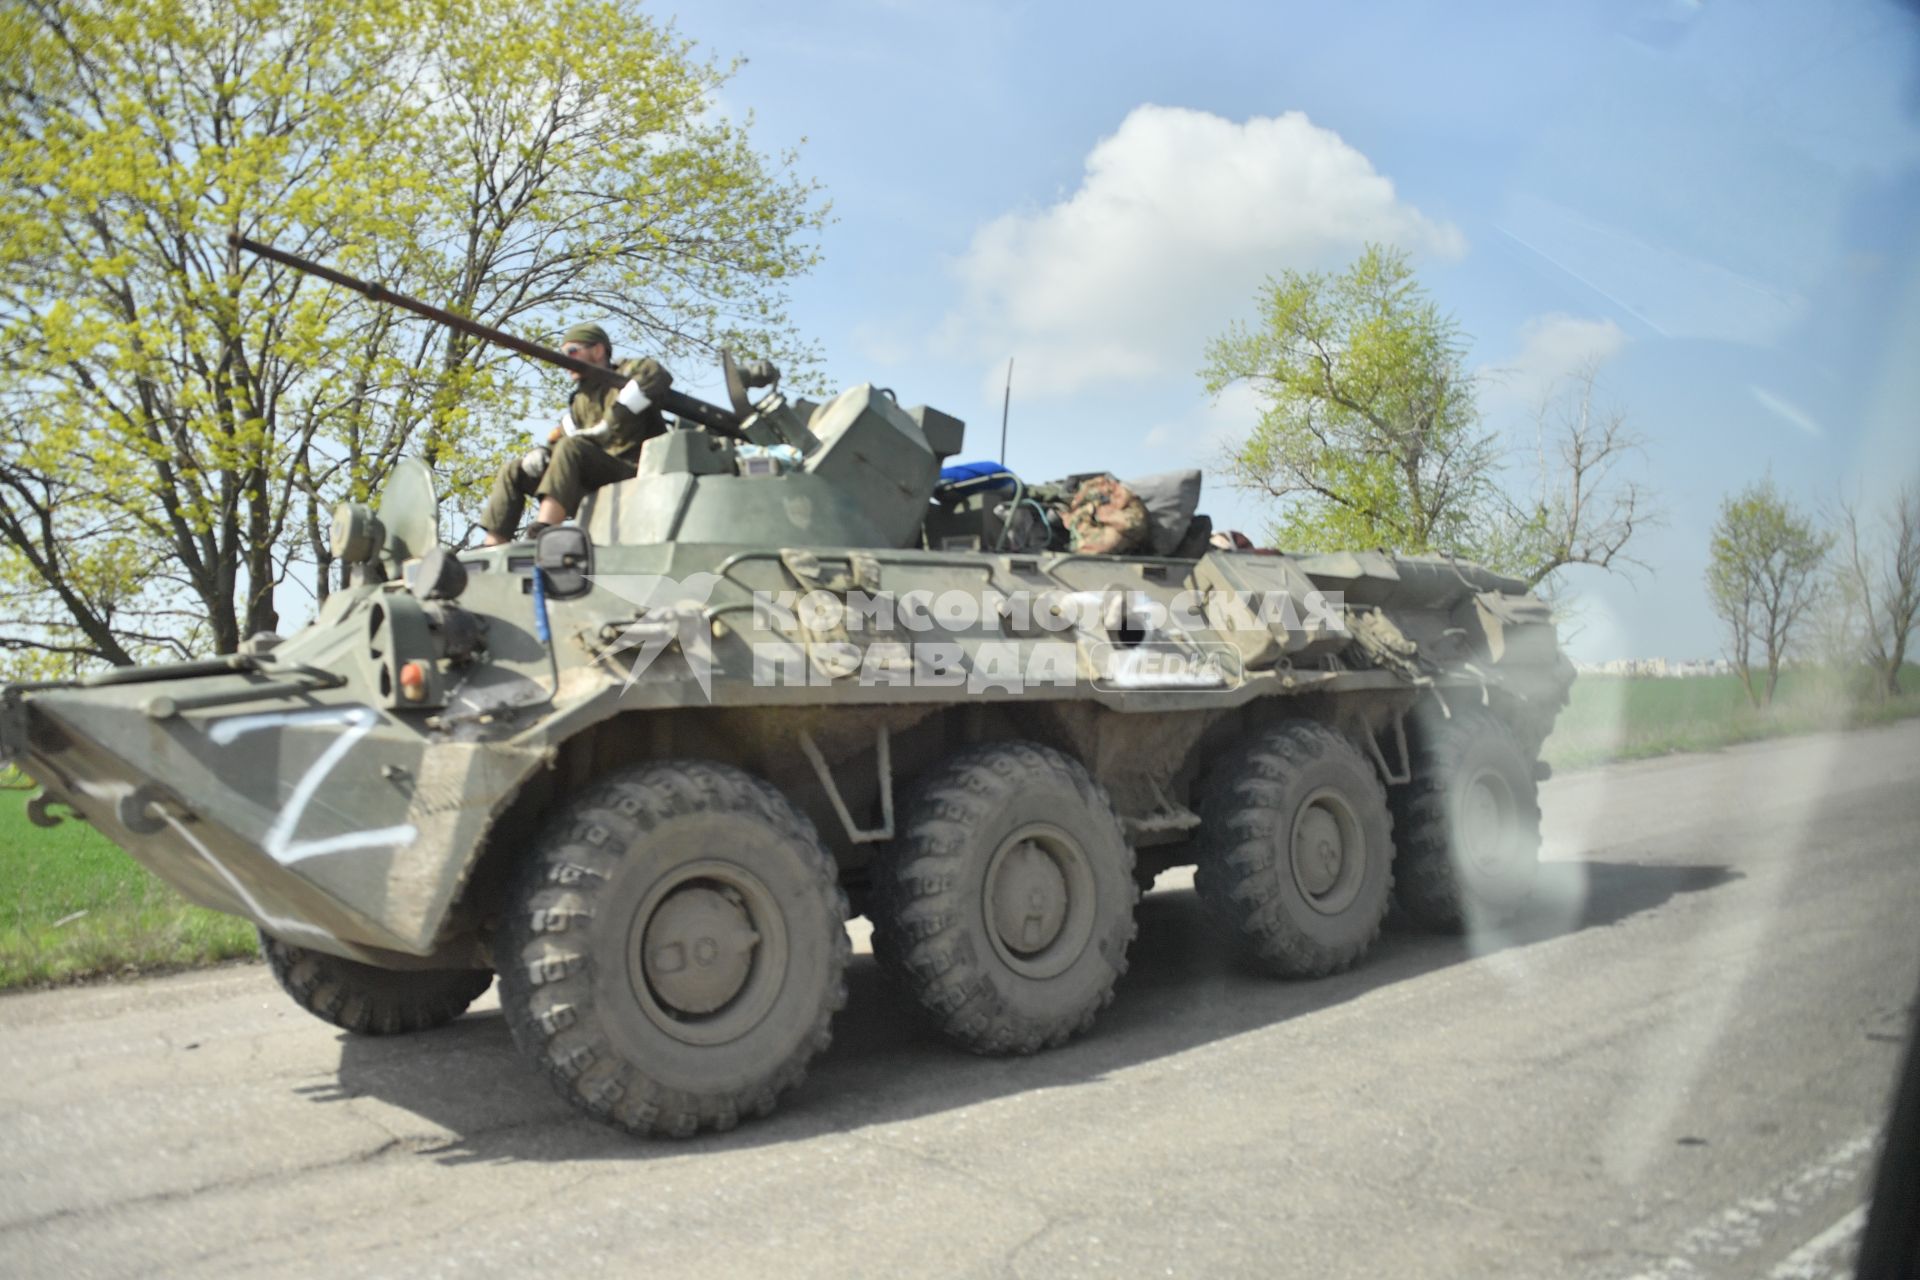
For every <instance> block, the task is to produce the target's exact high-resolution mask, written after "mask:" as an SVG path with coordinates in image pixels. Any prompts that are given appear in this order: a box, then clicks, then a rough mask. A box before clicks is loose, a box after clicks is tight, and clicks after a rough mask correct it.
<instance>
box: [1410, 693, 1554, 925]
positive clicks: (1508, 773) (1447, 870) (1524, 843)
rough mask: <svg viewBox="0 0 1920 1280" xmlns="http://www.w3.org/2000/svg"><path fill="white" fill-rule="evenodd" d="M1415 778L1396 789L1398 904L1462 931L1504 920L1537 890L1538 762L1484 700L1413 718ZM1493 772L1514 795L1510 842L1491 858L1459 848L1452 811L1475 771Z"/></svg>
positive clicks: (1416, 919) (1422, 921)
mask: <svg viewBox="0 0 1920 1280" xmlns="http://www.w3.org/2000/svg"><path fill="white" fill-rule="evenodd" d="M1415 732H1416V738H1417V743H1418V745H1417V748H1416V752H1415V756H1414V765H1413V781H1411V782H1409V783H1407V784H1405V785H1403V786H1399V787H1395V788H1394V789H1393V797H1392V803H1393V810H1394V819H1395V822H1396V824H1397V829H1398V831H1399V833H1400V886H1399V891H1398V899H1397V901H1398V906H1399V910H1400V914H1402V915H1404V916H1406V917H1407V919H1409V920H1410V921H1412V922H1413V923H1414V924H1417V925H1419V926H1421V927H1423V928H1427V929H1431V930H1434V931H1436V932H1441V933H1462V932H1465V931H1466V930H1467V929H1468V928H1469V927H1472V928H1476V929H1480V928H1490V927H1498V926H1500V925H1503V924H1506V923H1508V922H1509V921H1511V920H1513V919H1514V918H1515V917H1517V916H1518V915H1519V914H1520V913H1521V912H1522V911H1524V910H1525V909H1526V906H1527V902H1528V900H1529V899H1530V898H1531V897H1532V896H1533V882H1534V876H1535V873H1536V871H1537V870H1538V868H1539V865H1540V787H1539V783H1538V782H1536V781H1535V779H1534V774H1533V762H1532V761H1531V760H1530V759H1528V758H1527V755H1526V753H1525V752H1524V751H1522V750H1521V748H1520V745H1519V742H1518V741H1517V740H1516V739H1515V737H1514V735H1513V733H1512V731H1510V730H1509V729H1508V728H1507V727H1506V725H1505V724H1503V723H1502V722H1501V721H1500V720H1499V719H1498V718H1497V717H1495V716H1494V715H1493V714H1492V713H1490V712H1487V711H1484V710H1481V709H1479V708H1466V709H1462V710H1458V711H1455V712H1454V713H1453V715H1452V716H1450V717H1441V716H1435V717H1433V718H1431V719H1426V720H1423V721H1422V723H1420V724H1419V725H1416V726H1415ZM1488 770H1491V771H1492V772H1493V773H1495V774H1497V775H1498V776H1499V777H1500V779H1501V780H1503V781H1504V782H1505V784H1506V787H1507V790H1508V793H1509V795H1510V796H1511V797H1512V808H1511V812H1510V814H1509V832H1510V842H1509V843H1508V844H1507V847H1506V849H1505V851H1504V852H1503V855H1502V856H1501V857H1500V858H1499V859H1497V860H1495V861H1493V862H1491V863H1490V862H1486V861H1482V860H1479V859H1476V858H1472V857H1466V856H1458V855H1457V849H1458V846H1459V844H1460V843H1461V838H1460V837H1459V835H1458V834H1457V832H1456V824H1455V822H1454V820H1453V815H1454V814H1455V813H1457V812H1458V811H1459V806H1460V802H1461V798H1462V796H1463V795H1464V794H1465V790H1466V788H1467V787H1469V786H1471V785H1472V782H1473V780H1474V779H1475V778H1476V777H1479V776H1481V775H1482V774H1483V773H1484V772H1485V771H1488Z"/></svg>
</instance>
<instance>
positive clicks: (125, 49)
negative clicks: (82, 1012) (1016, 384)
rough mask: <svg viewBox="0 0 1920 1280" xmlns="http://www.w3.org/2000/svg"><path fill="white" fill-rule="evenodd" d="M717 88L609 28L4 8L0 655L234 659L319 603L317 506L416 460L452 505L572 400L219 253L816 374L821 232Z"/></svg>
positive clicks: (398, 9)
mask: <svg viewBox="0 0 1920 1280" xmlns="http://www.w3.org/2000/svg"><path fill="white" fill-rule="evenodd" d="M727 74H728V68H725V67H719V66H715V65H711V64H708V63H706V62H703V61H701V60H699V59H698V58H697V57H695V55H694V52H693V50H692V49H691V48H690V47H689V46H688V45H687V44H686V43H685V42H683V41H679V40H677V39H675V38H674V37H672V35H671V33H670V32H669V31H666V30H663V29H662V28H660V27H658V26H656V25H655V24H653V23H652V22H650V21H649V20H647V19H645V18H644V17H642V16H641V15H639V14H638V13H637V12H636V11H635V10H634V8H633V7H632V5H631V4H630V3H627V2H626V0H557V2H556V3H553V4H549V5H543V6H539V7H533V8H520V7H516V6H497V5H488V4H485V3H483V0H427V2H426V3H425V4H422V5H417V6H394V5H386V4H380V3H374V2H373V0H339V2H334V0H114V2H113V3H108V2H107V0H20V2H19V3H16V4H12V5H8V6H5V7H4V8H0V117H4V121H5V124H6V135H5V138H4V139H0V582H4V583H5V584H6V586H7V588H8V589H9V593H10V595H12V597H13V598H14V599H15V601H16V602H17V604H16V609H15V612H14V617H13V619H11V620H10V624H9V625H6V626H4V627H0V649H5V650H9V651H12V653H13V654H14V655H15V658H16V663H15V665H16V667H18V666H20V665H22V662H21V661H19V660H20V659H25V660H26V662H25V665H37V666H39V667H40V668H42V669H46V668H48V667H50V666H51V667H55V668H62V669H71V668H73V667H75V666H77V665H82V664H85V663H89V662H95V661H99V660H105V661H107V662H113V663H124V662H128V661H133V660H136V659H140V658H145V657H151V656H156V655H166V654H185V653H187V652H191V651H197V650H203V649H207V648H211V649H213V650H215V651H219V652H226V651H230V650H231V649H232V648H233V647H234V646H235V645H236V644H237V643H238V642H239V640H240V639H242V638H243V637H244V636H246V635H247V634H249V633H251V632H253V631H257V630H271V629H273V628H275V627H276V626H277V625H278V624H279V619H280V613H281V609H280V600H279V599H278V596H277V592H278V591H280V590H281V589H283V588H285V587H286V586H287V584H288V583H289V582H290V580H291V581H293V582H295V583H297V584H298V586H297V588H296V589H304V590H310V591H311V592H312V593H313V594H314V595H316V596H324V594H325V592H326V590H327V583H328V581H329V569H330V566H331V561H330V557H329V553H328V549H327V545H326V541H327V540H326V527H327V522H328V513H329V512H330V510H331V508H332V506H333V505H334V503H335V502H337V501H338V500H340V499H341V498H343V497H347V496H365V495H366V494H367V493H368V492H370V491H371V490H372V489H374V488H375V487H377V486H378V484H379V483H380V482H381V480H382V479H384V477H385V475H386V474H387V473H388V471H389V470H390V469H391V468H392V466H393V464H394V462H395V461H396V460H397V459H398V457H399V456H400V455H401V454H403V453H417V454H420V455H422V456H424V457H426V458H427V459H428V460H429V461H431V462H433V463H435V465H436V469H437V470H438V471H439V473H440V474H441V477H442V481H443V484H444V485H445V486H446V487H448V488H449V489H450V490H451V491H452V492H453V493H454V494H455V495H456V497H458V498H470V497H471V496H472V494H473V492H474V490H475V489H476V488H477V486H478V485H479V484H480V483H481V482H482V478H483V477H484V476H485V474H486V473H487V471H488V470H489V469H490V466H491V464H492V463H493V462H494V461H495V460H496V459H497V458H498V457H499V456H500V455H501V454H502V453H504V452H505V451H506V450H507V449H508V448H511V447H514V446H515V444H516V442H514V441H513V440H512V439H511V438H510V437H511V433H512V432H514V431H515V430H516V428H515V426H514V424H515V423H516V422H518V421H521V420H523V419H524V418H525V416H526V414H527V413H528V411H529V409H530V406H531V404H532V403H533V401H534V399H535V397H549V398H551V399H553V400H555V401H557V400H559V399H560V398H561V383H560V382H559V380H558V378H557V376H553V375H547V376H543V373H542V371H536V370H530V369H528V368H527V367H526V366H525V364H524V363H523V362H520V361H517V360H515V359H513V358H511V357H508V356H506V355H505V354H504V353H501V352H499V351H495V350H492V349H489V348H486V347H484V346H480V345H478V344H475V343H474V342H472V341H471V340H469V339H466V338H464V337H462V336H460V335H457V334H450V333H448V332H446V331H444V330H439V329H436V328H434V327H432V326H429V325H426V324H424V323H422V322H419V321H417V320H415V319H413V318H411V317H408V316H405V315H403V314H400V313H397V312H394V311H391V310H384V309H381V308H378V307H374V306H372V305H371V304H368V303H366V302H365V301H364V300H362V299H359V298H357V297H355V296H353V295H350V294H345V293H342V292H341V291H338V290H335V289H333V288H331V287H330V286H325V285H323V284H321V283H320V282H317V281H315V280H312V279H310V278H307V277H303V276H300V275H298V274H297V273H292V272H289V271H286V270H284V269H282V268H279V267H276V266H274V265H272V264H269V263H264V262H261V261H259V260H255V259H251V258H248V257H246V256H244V255H242V254H240V253H238V252H236V251H233V250H231V249H230V248H229V247H228V245H227V236H228V234H229V233H231V232H236V231H237V232H240V233H241V234H244V235H248V236H251V237H254V238H256V239H263V240H270V241H273V242H276V243H279V244H281V245H283V246H285V247H288V248H291V249H294V250H296V251H298V252H301V253H304V254H307V255H310V256H315V257H321V258H324V259H327V260H330V261H332V262H334V263H336V264H338V265H341V266H342V267H344V268H345V269H348V270H352V271H356V272H357V273H359V274H362V275H367V276H371V277H373V278H376V279H382V280H385V281H387V282H389V283H391V284H392V285H393V286H394V287H395V288H398V289H401V290H404V291H407V292H412V293H416V294H419V295H422V296H425V297H428V298H431V299H434V300H436V301H438V302H440V303H442V304H443V305H447V306H450V307H451V308H453V309H455V310H457V311H461V312H463V313H465V314H468V315H471V316H474V317H475V318H477V319H481V320H484V321H486V322H488V323H491V324H495V325H499V326H502V327H505V328H509V329H512V330H515V331H518V332H522V333H524V334H526V335H528V336H531V337H536V338H546V339H548V340H551V338H552V336H553V335H554V334H555V333H556V332H557V331H558V330H559V329H560V328H561V327H563V326H564V325H565V324H566V323H568V322H570V321H573V320H577V319H596V320H603V321H605V322H607V324H608V327H609V328H610V329H612V330H613V331H614V332H615V333H616V336H617V337H618V339H619V340H620V345H621V348H622V353H623V354H625V353H627V352H628V351H630V350H632V349H636V348H637V349H639V350H641V351H648V352H652V353H655V354H660V355H663V356H665V357H667V358H669V359H672V358H675V357H692V356H695V355H697V354H700V355H704V354H705V353H707V352H710V351H711V350H712V349H713V348H714V347H717V346H720V345H729V346H736V347H739V348H742V349H747V350H753V351H756V352H766V353H768V354H772V355H776V356H779V357H781V358H782V359H783V360H785V361H786V362H787V363H788V364H789V365H792V364H794V363H795V362H798V363H799V364H800V365H801V366H803V367H804V366H805V365H806V364H807V362H808V361H809V360H810V359H811V356H812V353H811V350H810V349H809V348H807V347H806V346H805V345H804V344H801V343H799V342H797V341H796V340H795V339H794V336H793V333H792V329H791V326H790V324H789V323H788V320H787V317H786V315H785V313H784V310H783V300H784V292H783V290H784V284H785V281H786V280H787V279H789V278H790V277H792V276H794V275H796V274H798V273H801V272H804V271H805V270H807V269H808V268H809V267H810V266H811V265H812V264H813V262H814V260H815V257H814V249H813V233H814V232H815V231H817V229H818V227H819V226H820V224H821V221H822V219H823V217H824V208H823V207H822V206H821V203H820V201H819V199H818V194H817V191H816V189H815V188H814V187H813V185H812V184H810V183H807V182H805V181H803V180H800V179H798V178H796V177H794V176H793V173H792V164H793V157H792V155H791V154H781V155H779V156H776V157H771V158H766V157H762V156H761V155H760V154H759V153H758V152H756V151H755V150H754V149H753V148H752V147H751V145H750V143H749V141H748V138H747V133H746V130H747V128H748V126H749V125H750V122H745V123H733V122H730V121H728V120H726V119H724V118H720V117H717V116H714V115H713V114H711V110H710V109H711V105H712V95H713V91H714V90H715V88H716V87H717V86H718V85H720V84H721V83H723V81H724V80H725V78H726V76H727ZM296 573H297V577H292V578H291V579H290V575H294V574H296ZM303 580H304V581H303Z"/></svg>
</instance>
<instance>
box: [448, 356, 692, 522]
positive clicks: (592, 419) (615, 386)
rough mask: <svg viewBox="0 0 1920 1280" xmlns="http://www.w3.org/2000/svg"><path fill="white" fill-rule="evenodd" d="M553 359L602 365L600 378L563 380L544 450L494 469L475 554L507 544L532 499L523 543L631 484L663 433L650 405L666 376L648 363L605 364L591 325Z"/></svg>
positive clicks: (667, 383)
mask: <svg viewBox="0 0 1920 1280" xmlns="http://www.w3.org/2000/svg"><path fill="white" fill-rule="evenodd" d="M562 343H563V345H562V346H561V348H560V351H561V354H563V355H568V356H573V357H575V358H577V359H581V360H585V361H588V362H589V363H592V364H597V365H604V366H605V367H606V370H607V374H606V377H604V378H598V377H591V376H589V377H584V378H583V377H582V376H581V375H580V374H578V373H575V372H573V371H571V370H569V371H568V373H567V376H568V377H570V378H572V379H573V380H574V381H575V383H576V384H578V385H577V388H576V389H575V391H574V393H573V399H572V400H571V401H570V402H569V403H568V405H567V412H566V413H564V414H562V415H561V417H560V421H559V423H558V424H557V425H556V426H555V427H554V428H553V430H552V431H550V432H549V433H548V434H547V442H546V444H544V445H539V446H536V447H534V448H533V449H531V450H529V451H528V452H527V453H526V454H525V455H524V456H522V457H519V458H515V459H513V460H512V461H510V462H508V463H507V464H506V465H505V466H503V467H501V468H500V470H499V472H498V473H497V474H495V476H494V478H493V492H492V494H491V495H490V496H489V497H488V499H487V505H486V508H485V509H484V510H483V511H482V512H481V516H480V526H481V528H483V529H484V530H486V539H485V541H484V542H483V543H482V545H483V546H489V547H493V546H498V545H500V544H501V543H503V542H511V541H512V540H513V535H514V531H515V530H516V529H518V528H519V526H520V515H521V512H522V511H523V510H524V509H525V506H526V500H527V499H528V498H529V497H534V496H537V497H538V498H539V500H540V505H539V509H538V510H537V511H536V512H535V513H534V522H533V524H532V525H531V526H529V528H528V529H527V536H528V537H534V536H537V535H538V534H539V532H540V531H541V530H542V529H545V528H547V527H548V526H549V525H555V524H559V523H560V522H561V521H563V520H567V519H570V518H571V517H572V516H573V513H574V512H576V511H578V510H579V509H580V501H581V499H582V498H584V497H585V496H586V495H587V493H588V492H590V491H591V490H594V489H598V488H599V487H600V486H602V485H608V484H613V483H615V482H617V481H620V480H628V479H631V478H632V477H633V474H634V472H635V470H636V469H637V468H638V465H639V459H640V446H641V445H643V444H645V443H646V442H647V441H648V440H651V439H652V438H653V437H655V436H657V435H660V434H661V433H662V432H664V431H665V430H666V429H667V426H666V421H665V419H664V417H663V416H662V415H661V412H660V410H659V408H658V407H657V405H656V402H657V401H658V400H659V399H660V397H661V396H662V395H663V394H664V393H665V392H666V390H667V388H668V387H670V386H672V385H673V375H672V374H670V373H668V372H667V371H666V369H665V368H663V367H662V366H661V365H660V363H659V362H658V361H656V360H653V359H651V358H642V359H639V360H628V361H626V362H624V363H622V364H620V365H618V366H616V365H615V364H614V363H613V359H612V357H613V343H612V341H611V340H610V339H608V337H607V331H606V330H605V329H602V328H601V327H600V326H599V325H597V324H579V325H575V326H574V327H573V328H571V329H568V330H567V332H566V334H565V336H564V337H563V338H562Z"/></svg>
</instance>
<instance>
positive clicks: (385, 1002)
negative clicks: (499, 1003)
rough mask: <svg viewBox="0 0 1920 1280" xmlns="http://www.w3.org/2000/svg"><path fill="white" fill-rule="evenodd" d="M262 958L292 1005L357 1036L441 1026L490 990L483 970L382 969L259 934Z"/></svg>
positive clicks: (489, 977) (488, 977) (489, 980)
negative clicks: (263, 957) (264, 958)
mask: <svg viewBox="0 0 1920 1280" xmlns="http://www.w3.org/2000/svg"><path fill="white" fill-rule="evenodd" d="M260 953H261V955H263V956H265V957H266V960H267V968H269V969H271V970H272V971H273V977H274V980H275V981H276V982H278V983H279V984H280V987H281V989H282V990H283V991H285V992H286V993H287V994H288V995H290V996H292V997H293V999H294V1003H296V1004H298V1005H299V1006H300V1007H301V1008H302V1009H305V1010H306V1011H307V1012H308V1013H311V1014H312V1015H313V1016H314V1017H316V1018H320V1019H322V1020H323V1021H326V1022H331V1023H332V1024H333V1025H334V1026H336V1027H344V1028H345V1029H346V1030H348V1031H351V1032H353V1033H354V1034H355V1035H363V1036H391V1035H403V1034H405V1033H407V1032H409V1031H427V1030H431V1029H432V1028H434V1027H438V1026H444V1025H445V1024H446V1023H449V1022H452V1021H453V1020H454V1019H455V1018H457V1017H459V1016H460V1015H461V1014H463V1013H465V1012H466V1011H467V1006H468V1005H470V1004H472V1003H473V1002H474V1001H475V1000H478V999H479V998H480V996H481V995H482V993H484V992H485V991H486V989H487V988H488V987H490V986H492V985H493V974H492V972H491V971H489V970H486V969H382V968H379V967H377V966H375V965H370V964H362V963H360V962H359V961H358V960H346V959H342V958H341V957H339V956H335V955H328V954H327V953H326V952H324V951H314V950H311V949H309V948H307V947H296V946H294V945H293V944H292V943H290V942H282V941H280V939H278V938H274V937H270V936H269V935H267V934H265V933H262V934H261V935H260Z"/></svg>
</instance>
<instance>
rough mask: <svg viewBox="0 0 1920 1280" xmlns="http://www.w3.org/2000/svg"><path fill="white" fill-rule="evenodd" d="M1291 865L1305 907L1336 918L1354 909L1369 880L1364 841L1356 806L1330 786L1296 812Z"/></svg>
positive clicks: (1289, 858) (1291, 835)
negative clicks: (1349, 909)
mask: <svg viewBox="0 0 1920 1280" xmlns="http://www.w3.org/2000/svg"><path fill="white" fill-rule="evenodd" d="M1289 835H1290V837H1291V841H1292V847H1291V849H1290V850H1289V856H1288V862H1289V863H1290V864H1291V866H1292V870H1293V882H1294V884H1295V885H1296V886H1298V887H1299V890H1300V895H1301V896H1302V897H1303V898H1305V899H1306V902H1307V905H1308V906H1309V907H1312V908H1313V909H1314V910H1315V911H1318V912H1320V913H1321V914H1322V915H1334V914H1336V913H1338V912H1340V911H1343V910H1345V909H1346V908H1347V907H1348V906H1350V905H1352V903H1353V900H1354V899H1355V898H1356V897H1358V896H1359V893H1360V883H1361V881H1362V880H1363V879H1365V877H1366V869H1367V868H1366V862H1367V850H1366V839H1365V837H1364V836H1363V835H1362V834H1361V829H1360V819H1359V817H1358V816H1357V815H1356V814H1355V813H1354V811H1353V806H1352V805H1350V804H1349V803H1348V802H1347V800H1346V798H1345V797H1344V796H1342V795H1341V794H1340V793H1339V792H1337V791H1335V790H1333V789H1331V788H1328V789H1324V790H1321V791H1317V792H1315V793H1314V794H1313V795H1311V796H1309V797H1307V801H1306V803H1305V804H1303V805H1301V806H1300V808H1299V809H1298V810H1297V811H1296V812H1295V813H1294V818H1293V829H1292V831H1291V832H1290V833H1289Z"/></svg>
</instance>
